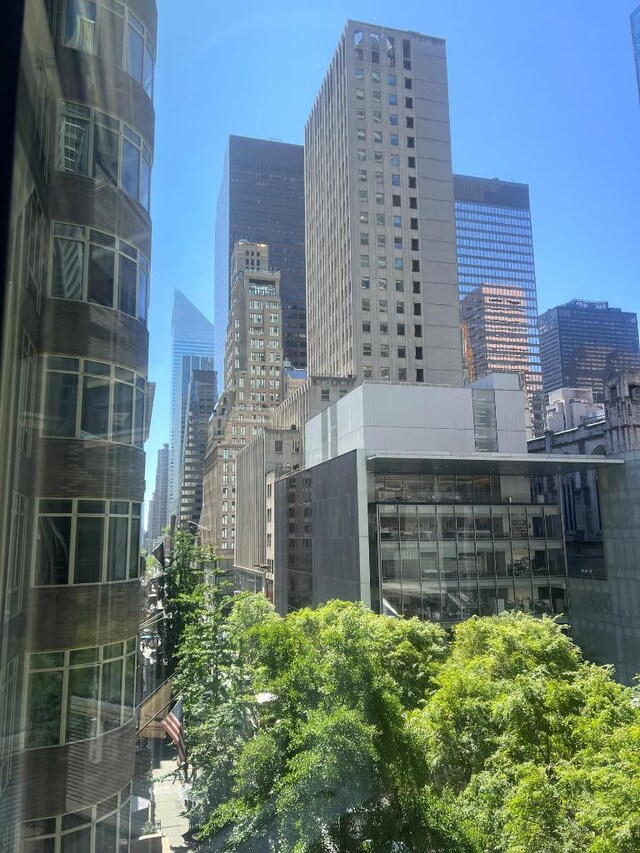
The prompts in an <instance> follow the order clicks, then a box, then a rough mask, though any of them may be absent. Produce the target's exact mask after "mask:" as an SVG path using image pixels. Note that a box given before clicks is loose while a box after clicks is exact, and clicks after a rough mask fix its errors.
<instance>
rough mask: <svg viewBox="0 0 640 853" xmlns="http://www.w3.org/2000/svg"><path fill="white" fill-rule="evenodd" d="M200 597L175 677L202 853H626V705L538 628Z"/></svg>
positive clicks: (525, 621)
mask: <svg viewBox="0 0 640 853" xmlns="http://www.w3.org/2000/svg"><path fill="white" fill-rule="evenodd" d="M206 595H207V593H206V591H203V592H202V609H201V612H200V615H199V616H198V618H197V619H196V620H193V621H192V622H191V627H187V629H186V630H185V633H184V635H183V643H182V645H181V647H180V652H179V661H180V662H179V665H178V673H177V678H178V683H179V684H180V685H181V686H182V690H183V695H184V697H185V727H186V735H187V742H188V746H189V749H190V753H191V758H192V761H193V762H194V765H195V766H196V768H197V774H196V778H195V781H194V783H193V789H194V799H195V803H196V805H195V806H194V809H193V811H194V815H195V817H196V818H197V821H198V823H199V825H200V827H201V830H200V837H201V839H202V846H203V849H204V850H221V851H222V850H224V851H256V853H258V851H260V853H261V851H265V853H266V851H281V853H321V852H322V853H324V851H326V853H330V851H331V853H333V851H339V853H351V851H371V853H386V851H389V853H404V851H406V853H409V851H415V853H445V851H446V853H481V851H482V853H546V851H548V853H552V851H553V853H565V851H566V853H569V851H571V853H614V851H616V853H627V851H628V852H629V853H630V851H638V850H640V750H639V749H638V747H639V746H640V743H639V739H640V711H639V710H638V702H637V698H638V697H637V695H636V693H635V692H634V691H633V690H631V689H629V688H625V687H622V686H621V685H619V684H617V683H616V682H615V681H614V679H613V677H612V673H611V672H610V671H609V670H608V669H607V668H603V667H597V666H594V665H592V664H589V663H587V662H585V661H584V660H583V659H582V656H581V654H580V651H579V649H578V648H577V647H576V646H575V645H574V644H573V643H572V642H571V641H570V640H569V639H568V638H567V637H566V635H565V634H564V632H563V631H562V630H561V628H560V627H559V626H558V625H557V624H555V622H553V621H552V620H550V619H541V620H539V619H533V618H531V617H528V616H525V615H523V614H503V615H501V616H499V617H487V618H482V619H478V618H474V619H471V620H469V621H468V622H465V623H463V624H462V625H460V626H458V627H457V628H456V629H455V631H454V632H453V635H452V637H451V639H450V641H449V642H447V638H446V637H445V634H444V632H443V631H442V630H441V629H440V628H439V627H437V626H435V625H433V624H430V623H425V622H420V621H418V620H416V619H409V620H405V619H393V618H389V617H386V616H377V615H375V614H373V613H371V611H369V610H367V609H366V608H365V607H364V606H363V605H359V604H348V603H345V602H338V601H333V602H330V603H329V604H327V605H325V606H323V607H319V608H317V609H315V610H301V611H298V612H295V613H291V614H289V615H288V616H287V617H286V618H281V617H279V616H277V615H276V614H275V612H274V611H273V608H272V607H271V605H270V604H269V603H268V602H267V601H266V599H265V598H264V597H263V596H260V595H257V596H254V595H243V596H238V597H236V598H234V599H233V601H232V602H231V601H230V600H228V599H227V600H226V602H225V603H224V605H220V606H219V607H218V611H217V612H216V611H215V607H213V609H212V608H211V602H210V603H209V605H207V604H206V602H205V598H206ZM207 610H208V611H209V612H207Z"/></svg>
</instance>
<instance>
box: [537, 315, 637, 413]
mask: <svg viewBox="0 0 640 853" xmlns="http://www.w3.org/2000/svg"><path fill="white" fill-rule="evenodd" d="M538 325H539V327H540V357H541V360H542V386H543V390H544V393H545V394H548V393H549V391H554V390H555V389H556V388H591V389H592V390H593V399H594V401H595V402H597V403H603V402H604V383H605V381H606V380H607V379H608V378H609V377H610V376H611V375H613V374H614V373H615V372H616V371H619V370H624V369H628V368H632V369H634V368H637V367H640V356H639V354H640V349H639V347H638V318H637V315H636V314H634V313H632V312H631V311H622V310H621V309H620V308H610V307H609V303H608V302H587V301H585V300H584V299H572V300H571V302H567V303H566V304H565V305H558V306H557V307H556V308H550V309H549V310H548V311H545V312H544V314H541V315H540V318H539V321H538Z"/></svg>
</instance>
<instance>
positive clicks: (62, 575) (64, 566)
mask: <svg viewBox="0 0 640 853" xmlns="http://www.w3.org/2000/svg"><path fill="white" fill-rule="evenodd" d="M70 542H71V518H70V517H69V516H47V515H41V516H40V519H39V523H38V540H37V549H36V574H35V583H36V585H37V586H49V585H52V584H53V585H56V584H66V583H69V555H70Z"/></svg>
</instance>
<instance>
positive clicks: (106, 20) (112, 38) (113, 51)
mask: <svg viewBox="0 0 640 853" xmlns="http://www.w3.org/2000/svg"><path fill="white" fill-rule="evenodd" d="M123 42H124V20H123V19H122V17H121V16H120V15H115V14H114V13H113V12H111V11H110V10H109V9H107V8H106V7H105V6H102V8H101V9H100V29H99V31H98V55H99V56H101V57H102V59H105V60H107V61H108V62H111V63H113V64H114V65H117V66H118V67H121V66H122V46H123Z"/></svg>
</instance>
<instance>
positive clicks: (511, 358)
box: [453, 175, 544, 433]
mask: <svg viewBox="0 0 640 853" xmlns="http://www.w3.org/2000/svg"><path fill="white" fill-rule="evenodd" d="M453 192H454V196H455V207H456V234H457V253H458V281H459V287H460V300H461V301H462V300H464V299H465V297H466V296H467V294H469V293H471V292H472V291H474V290H475V289H476V288H477V287H480V286H482V285H487V286H490V287H492V288H494V289H495V291H496V292H495V294H494V295H495V296H497V295H498V293H499V294H500V295H501V296H502V297H504V299H505V302H504V303H503V309H502V310H505V309H506V308H507V301H506V300H508V299H509V297H512V298H513V300H514V302H513V303H512V307H513V308H514V309H515V303H520V305H521V307H519V308H517V309H516V312H517V314H518V317H519V319H518V321H517V322H518V324H519V325H518V330H517V337H518V338H520V337H521V335H522V332H524V338H525V340H524V347H525V348H524V350H523V347H522V343H523V342H521V341H518V342H517V345H516V346H515V347H514V346H512V344H516V342H515V341H512V340H511V337H510V332H509V330H508V329H506V328H505V327H504V326H502V328H501V332H500V333H499V335H498V337H495V336H494V337H493V338H492V340H491V342H490V346H491V349H492V350H493V357H494V358H495V359H496V363H499V364H500V367H499V368H497V367H496V369H500V370H508V371H514V372H518V373H520V375H521V377H522V380H523V385H524V388H525V390H526V392H527V398H528V401H529V418H530V422H531V426H532V428H533V430H534V432H536V433H537V432H540V431H541V430H542V429H543V424H544V407H543V401H542V379H541V376H540V344H539V341H538V327H537V325H536V321H537V316H538V296H537V292H536V271H535V263H534V258H533V235H532V231H531V210H530V206H529V187H528V186H527V185H526V184H515V183H512V182H508V181H499V180H498V179H497V178H491V179H488V178H472V177H469V176H467V175H454V176H453ZM522 300H524V304H523V305H522ZM476 304H478V303H476ZM495 307H497V306H496V303H495V301H494V308H495ZM523 315H524V318H525V322H526V328H525V329H524V330H523V329H522V324H521V320H522V317H523ZM514 319H515V317H514ZM505 320H506V317H505ZM493 322H494V329H495V323H496V322H497V317H496V318H494V321H493ZM478 343H479V342H477V344H476V349H478ZM485 372H490V370H487V371H483V372H481V373H478V374H477V375H478V376H482V375H483V374H484V373H485Z"/></svg>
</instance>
